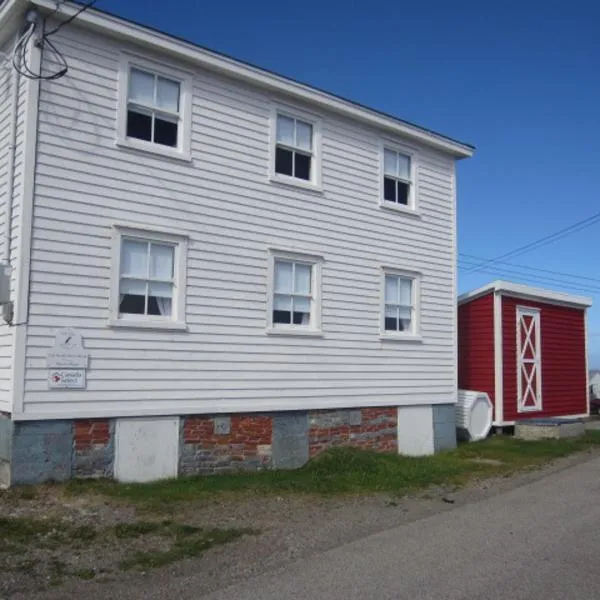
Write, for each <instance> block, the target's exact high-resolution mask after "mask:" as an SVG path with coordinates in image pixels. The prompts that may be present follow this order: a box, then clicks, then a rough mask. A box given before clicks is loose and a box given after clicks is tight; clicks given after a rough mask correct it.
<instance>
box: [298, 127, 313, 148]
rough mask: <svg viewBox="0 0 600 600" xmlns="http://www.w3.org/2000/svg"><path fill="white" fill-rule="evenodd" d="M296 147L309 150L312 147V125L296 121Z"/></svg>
mask: <svg viewBox="0 0 600 600" xmlns="http://www.w3.org/2000/svg"><path fill="white" fill-rule="evenodd" d="M296 147H297V148H302V150H308V151H310V150H311V148H312V125H311V124H310V123H304V122H303V121H296Z"/></svg>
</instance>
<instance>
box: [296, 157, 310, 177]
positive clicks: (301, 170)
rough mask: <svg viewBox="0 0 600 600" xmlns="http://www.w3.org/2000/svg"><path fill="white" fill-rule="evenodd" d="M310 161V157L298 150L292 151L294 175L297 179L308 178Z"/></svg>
mask: <svg viewBox="0 0 600 600" xmlns="http://www.w3.org/2000/svg"><path fill="white" fill-rule="evenodd" d="M310 161H311V157H310V156H307V155H305V154H300V153H299V152H295V153H294V163H295V169H294V176H295V177H297V178H298V179H305V180H306V181H309V180H310Z"/></svg>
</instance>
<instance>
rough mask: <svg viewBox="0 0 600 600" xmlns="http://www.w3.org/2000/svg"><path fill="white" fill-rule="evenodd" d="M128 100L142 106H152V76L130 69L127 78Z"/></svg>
mask: <svg viewBox="0 0 600 600" xmlns="http://www.w3.org/2000/svg"><path fill="white" fill-rule="evenodd" d="M129 99H130V100H132V101H133V102H141V103H143V104H149V105H152V104H154V75H153V74H152V73H147V72H146V71H140V70H139V69H131V73H130V76H129Z"/></svg>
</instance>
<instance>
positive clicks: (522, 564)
mask: <svg viewBox="0 0 600 600" xmlns="http://www.w3.org/2000/svg"><path fill="white" fill-rule="evenodd" d="M188 583H189V584H190V585H189V586H186V593H184V595H183V596H185V598H188V596H187V593H190V595H189V598H190V599H194V600H195V598H198V596H194V595H193V591H192V590H193V582H191V581H189V582H188ZM190 586H191V587H190ZM178 591H179V590H178ZM183 596H178V597H180V598H182V597H183ZM158 597H160V598H162V595H161V596H158V595H157V598H158ZM203 598H204V599H205V600H209V599H210V600H232V599H235V600H256V599H260V600H282V599H288V598H289V599H293V600H304V599H306V600H308V599H310V600H342V599H343V600H358V599H360V600H363V599H364V600H367V599H368V600H371V599H373V600H402V599H404V598H406V599H410V600H441V599H443V600H462V599H465V600H467V599H469V600H475V599H479V598H481V599H485V600H496V599H502V600H507V599H510V600H521V599H531V600H537V599H539V600H588V599H589V600H598V599H599V598H600V459H595V460H592V461H589V462H586V463H583V464H580V465H578V466H576V467H573V468H571V469H567V470H564V471H561V472H559V473H556V474H554V475H551V476H549V477H547V478H545V479H542V480H540V481H537V482H534V483H532V484H529V485H527V486H525V487H522V488H519V489H516V490H513V491H511V492H508V493H505V494H502V495H499V496H496V497H493V498H491V499H488V500H485V501H482V502H479V503H475V504H471V505H466V506H462V507H458V508H456V509H455V510H452V511H449V512H445V513H442V514H438V515H436V516H433V517H430V518H428V519H424V520H421V521H417V522H414V523H410V524H407V525H404V526H402V527H398V528H394V529H391V530H389V531H386V532H385V533H382V534H377V535H373V536H371V537H368V538H365V539H362V540H359V541H356V542H353V543H351V544H347V545H344V546H341V547H339V548H336V549H334V550H331V551H329V552H326V553H323V554H320V555H316V556H313V557H311V558H309V559H306V560H302V561H299V562H297V563H294V564H292V565H291V566H288V567H286V568H285V569H284V570H281V571H277V572H272V573H268V574H265V575H262V576H259V577H257V578H256V579H253V580H250V581H248V582H245V583H244V584H238V585H235V586H232V587H229V588H226V589H223V590H220V591H219V592H217V593H214V594H211V595H209V596H204V597H203Z"/></svg>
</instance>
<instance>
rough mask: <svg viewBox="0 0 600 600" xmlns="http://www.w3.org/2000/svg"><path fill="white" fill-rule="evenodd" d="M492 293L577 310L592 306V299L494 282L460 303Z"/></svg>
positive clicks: (462, 295) (467, 294)
mask: <svg viewBox="0 0 600 600" xmlns="http://www.w3.org/2000/svg"><path fill="white" fill-rule="evenodd" d="M491 292H498V293H500V294H505V295H507V296H514V297H516V298H524V299H526V300H542V301H544V302H546V303H548V304H559V305H563V306H572V307H575V308H587V307H588V306H591V305H592V299H591V298H587V297H585V296H573V295H572V294H566V293H564V292H554V291H552V290H545V289H542V288H535V287H530V286H528V285H523V284H521V283H510V282H509V281H500V280H497V281H492V283H488V284H487V285H484V286H483V287H480V288H477V289H476V290H473V291H471V292H466V293H465V294H461V295H460V296H459V297H458V303H459V304H464V303H465V302H469V301H470V300H473V299H475V298H479V297H480V296H485V294H489V293H491Z"/></svg>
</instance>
